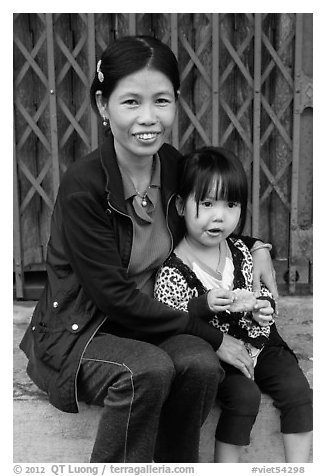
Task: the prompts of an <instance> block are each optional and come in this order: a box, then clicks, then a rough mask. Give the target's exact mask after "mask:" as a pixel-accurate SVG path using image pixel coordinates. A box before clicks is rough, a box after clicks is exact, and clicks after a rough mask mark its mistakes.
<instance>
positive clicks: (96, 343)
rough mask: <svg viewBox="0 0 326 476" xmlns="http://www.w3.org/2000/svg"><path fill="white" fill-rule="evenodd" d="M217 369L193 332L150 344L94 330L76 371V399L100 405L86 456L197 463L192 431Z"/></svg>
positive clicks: (208, 403)
mask: <svg viewBox="0 0 326 476" xmlns="http://www.w3.org/2000/svg"><path fill="white" fill-rule="evenodd" d="M223 373H224V372H223V371H222V369H221V367H220V364H219V360H218V357H217V356H216V353H215V352H214V351H213V349H212V347H211V346H210V345H209V344H208V343H206V342H205V341H204V340H202V339H200V338H198V337H195V336H191V335H178V336H173V337H171V338H169V339H167V340H165V341H163V342H162V343H161V344H160V345H159V346H156V345H152V344H149V343H146V342H142V341H136V340H131V339H125V338H121V337H117V336H114V335H111V334H104V333H100V334H98V335H96V336H95V337H94V339H93V340H92V342H91V343H90V344H89V345H88V347H87V349H86V351H85V353H84V356H83V359H82V363H81V368H80V372H79V376H78V398H79V400H82V401H86V402H87V403H92V404H96V405H103V413H102V416H101V419H100V422H99V427H98V432H97V436H96V440H95V444H94V447H93V451H92V456H91V462H93V463H105V462H116V463H126V462H129V463H143V462H153V461H155V462H168V463H174V462H184V463H191V462H198V454H199V438H200V429H201V426H202V424H203V422H204V421H205V419H206V417H207V415H208V413H209V411H210V409H211V407H212V406H213V404H214V401H215V399H216V393H217V388H218V384H219V381H220V379H221V376H222V374H223Z"/></svg>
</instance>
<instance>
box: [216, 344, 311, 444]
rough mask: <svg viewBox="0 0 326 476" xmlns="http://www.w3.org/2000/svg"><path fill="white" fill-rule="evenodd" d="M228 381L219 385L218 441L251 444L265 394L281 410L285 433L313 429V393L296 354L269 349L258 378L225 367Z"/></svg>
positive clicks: (260, 358) (260, 362) (259, 363)
mask: <svg viewBox="0 0 326 476" xmlns="http://www.w3.org/2000/svg"><path fill="white" fill-rule="evenodd" d="M223 367H224V369H225V372H226V373H225V378H224V380H223V382H222V383H221V384H220V386H219V390H218V398H219V400H220V405H221V409H222V412H221V416H220V419H219V422H218V424H217V429H216V439H217V440H219V441H222V442H224V443H229V444H233V445H248V444H249V443H250V432H251V429H252V426H253V424H254V422H255V420H256V416H257V414H258V410H259V405H260V399H261V392H263V393H267V394H268V395H270V396H271V397H272V398H273V400H274V405H275V407H276V408H278V409H279V410H280V418H281V420H280V421H281V427H280V430H281V432H282V433H301V432H302V433H303V432H308V431H311V430H312V391H311V389H310V387H309V384H308V382H307V379H306V378H305V376H304V374H303V372H302V370H301V369H300V367H299V365H298V361H297V359H296V357H295V355H294V354H293V352H292V351H291V350H290V349H288V348H286V347H281V346H278V347H276V346H275V347H266V348H264V349H263V350H262V352H261V353H260V355H259V356H258V361H257V364H256V366H255V379H254V381H253V380H250V379H248V378H247V377H245V376H244V375H243V374H242V373H241V372H240V371H239V370H237V369H236V368H235V367H232V366H230V365H227V364H224V363H223Z"/></svg>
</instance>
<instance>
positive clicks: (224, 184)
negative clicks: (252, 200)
mask: <svg viewBox="0 0 326 476" xmlns="http://www.w3.org/2000/svg"><path fill="white" fill-rule="evenodd" d="M241 188H242V187H241V186H240V183H239V180H238V179H237V176H236V174H232V176H231V173H230V172H229V173H223V172H222V171H220V170H212V171H211V173H210V174H207V172H205V171H204V172H203V173H202V174H201V173H198V174H197V177H196V184H195V201H196V202H197V203H199V202H201V201H203V200H204V199H205V198H208V197H212V198H214V199H215V200H226V201H229V202H240V203H241V202H242V199H243V197H242V196H241V195H242V194H241Z"/></svg>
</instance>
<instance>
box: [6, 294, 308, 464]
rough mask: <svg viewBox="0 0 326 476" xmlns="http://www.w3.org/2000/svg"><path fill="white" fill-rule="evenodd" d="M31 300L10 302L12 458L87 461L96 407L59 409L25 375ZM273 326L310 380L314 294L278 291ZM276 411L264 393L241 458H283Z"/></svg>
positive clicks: (204, 447) (205, 454)
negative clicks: (70, 411)
mask: <svg viewBox="0 0 326 476" xmlns="http://www.w3.org/2000/svg"><path fill="white" fill-rule="evenodd" d="M35 304H36V302H35V301H27V302H25V301H14V305H13V391H14V392H13V393H14V394H13V418H14V423H13V435H14V445H13V452H14V453H13V461H14V462H16V463H17V462H25V463H26V462H34V463H35V462H63V461H65V462H75V463H78V462H88V461H89V454H90V451H91V447H92V442H93V441H94V437H95V434H96V426H97V421H98V419H99V412H100V409H99V408H94V407H87V406H86V405H85V406H83V405H82V406H81V412H80V413H79V414H67V413H63V412H60V411H59V410H57V409H55V408H54V407H52V406H51V405H49V404H48V402H47V397H46V395H45V394H44V393H43V392H42V391H41V390H39V389H38V388H37V387H36V386H35V385H34V384H33V382H31V380H30V379H29V377H28V376H27V374H26V363H27V360H26V358H25V355H24V354H23V352H22V351H21V350H20V349H19V347H18V346H19V343H20V341H21V339H22V337H23V334H24V332H25V329H26V327H27V325H28V323H29V321H30V318H31V315H32V312H33V309H34V307H35ZM277 325H278V329H279V331H280V333H281V334H282V336H283V338H285V340H286V341H287V342H288V344H289V345H290V347H292V349H293V350H294V351H295V353H296V355H297V357H298V359H299V363H300V365H301V367H302V369H303V371H304V372H305V374H306V376H307V378H308V380H309V382H310V384H311V385H312V383H313V381H312V379H313V361H312V360H313V355H312V351H313V298H312V296H282V297H281V298H280V301H279V317H278V323H277ZM276 412H277V411H276V409H275V408H274V407H273V405H272V403H271V401H270V400H269V397H267V396H266V398H265V399H263V401H262V408H261V411H260V414H259V416H258V418H257V422H256V424H255V427H254V431H255V432H253V433H254V434H253V438H252V441H253V442H252V444H251V445H250V447H249V449H248V448H247V449H246V451H245V452H244V456H243V462H257V463H258V462H282V461H284V455H283V454H282V451H283V450H282V445H281V440H280V436H279V433H278V422H277V419H278V418H277V414H276ZM213 413H214V416H213V417H212V418H209V421H208V422H206V426H205V429H204V432H203V433H205V434H204V435H203V438H202V442H201V461H202V462H212V458H213V456H212V451H213V447H212V445H213V436H212V434H213V433H212V432H213V430H214V428H213V426H214V421H213V420H214V418H215V419H216V410H214V411H213ZM272 420H273V421H272ZM274 420H275V421H274ZM271 421H272V423H271ZM268 432H269V433H268ZM271 432H272V433H273V434H271ZM271 438H273V441H274V443H273V444H271ZM311 458H312V456H311Z"/></svg>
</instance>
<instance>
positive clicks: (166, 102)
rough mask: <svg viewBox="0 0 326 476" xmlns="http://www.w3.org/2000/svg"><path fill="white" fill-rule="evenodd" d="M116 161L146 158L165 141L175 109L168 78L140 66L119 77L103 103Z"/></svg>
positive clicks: (172, 92) (172, 91) (171, 87)
mask: <svg viewBox="0 0 326 476" xmlns="http://www.w3.org/2000/svg"><path fill="white" fill-rule="evenodd" d="M106 111H107V114H108V118H109V121H110V127H111V131H112V134H113V136H114V145H115V150H116V153H117V157H118V159H119V160H120V161H123V162H128V161H130V160H135V158H150V157H152V156H153V154H155V153H156V152H157V151H158V150H159V148H160V147H161V146H162V144H163V143H164V142H165V141H166V138H167V136H168V134H169V133H170V131H171V128H172V125H173V121H174V118H175V113H176V101H175V96H174V90H173V86H172V83H171V81H170V80H169V79H168V78H167V76H165V75H164V74H163V73H160V72H159V71H155V70H151V69H147V68H144V69H142V70H140V71H138V72H136V73H133V74H130V75H129V76H126V77H125V78H123V79H121V80H120V81H119V82H118V84H117V86H116V88H115V89H114V90H113V92H112V94H111V96H110V97H109V100H108V103H107V105H106Z"/></svg>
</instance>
